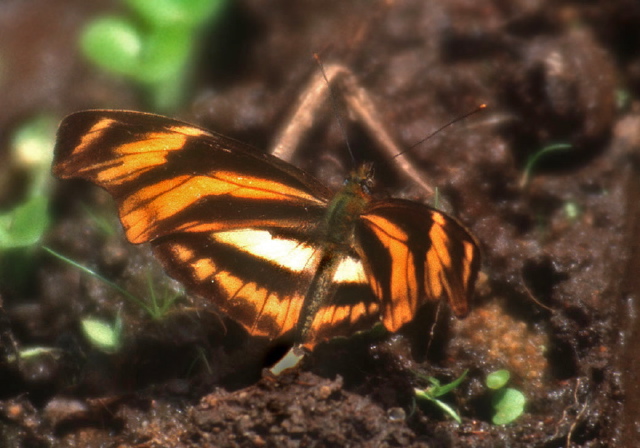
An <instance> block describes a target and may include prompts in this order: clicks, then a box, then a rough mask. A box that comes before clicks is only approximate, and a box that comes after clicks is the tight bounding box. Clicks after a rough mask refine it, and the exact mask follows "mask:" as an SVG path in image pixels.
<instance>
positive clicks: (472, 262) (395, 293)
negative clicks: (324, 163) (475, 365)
mask: <svg viewBox="0 0 640 448" xmlns="http://www.w3.org/2000/svg"><path fill="white" fill-rule="evenodd" d="M360 218H361V219H360V220H359V221H358V223H357V225H356V230H355V237H356V242H357V249H358V250H359V252H360V254H361V258H362V260H363V264H364V267H365V271H366V272H367V278H368V279H369V284H370V286H371V289H372V290H373V292H374V294H375V296H376V297H377V298H378V300H379V303H380V308H381V309H380V315H381V320H382V323H383V324H384V326H385V327H386V328H387V329H388V330H389V331H397V330H398V329H400V327H401V326H402V325H404V324H405V323H407V322H409V321H410V320H412V319H413V317H414V316H415V314H416V312H417V311H418V309H419V308H420V307H421V306H422V305H423V304H424V303H426V302H427V301H435V300H439V299H446V300H447V301H448V302H449V305H450V306H451V308H452V310H453V312H454V313H455V314H456V315H457V316H459V317H462V316H464V315H466V314H467V312H468V311H469V302H470V300H471V297H472V295H473V289H474V285H475V281H476V278H477V275H478V270H479V268H480V250H479V249H478V245H477V243H476V241H475V239H474V238H473V236H471V234H470V233H469V231H467V230H466V229H465V228H464V227H463V226H462V225H461V224H460V223H458V221H456V220H455V219H453V218H451V217H450V216H447V215H445V214H443V213H441V212H439V211H437V210H435V209H432V208H429V207H427V206H424V205H421V204H417V203H415V202H409V201H404V200H401V199H389V200H384V201H375V202H373V203H372V204H371V205H370V207H369V208H368V209H367V210H366V212H365V213H364V214H362V215H361V217H360Z"/></svg>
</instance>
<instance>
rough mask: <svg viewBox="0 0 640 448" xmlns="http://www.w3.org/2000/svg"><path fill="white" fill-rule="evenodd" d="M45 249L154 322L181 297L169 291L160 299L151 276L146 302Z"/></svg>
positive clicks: (104, 278)
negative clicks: (119, 295) (109, 288)
mask: <svg viewBox="0 0 640 448" xmlns="http://www.w3.org/2000/svg"><path fill="white" fill-rule="evenodd" d="M43 249H44V250H45V251H47V252H48V253H50V254H51V255H53V256H54V257H56V258H58V259H60V260H62V261H64V262H65V263H68V264H70V265H71V266H74V267H75V268H77V269H79V270H81V271H82V272H84V273H86V274H88V275H91V276H92V277H95V278H97V279H99V280H100V281H102V282H104V283H105V284H106V285H107V286H109V287H111V288H112V289H114V290H116V291H117V292H118V293H120V294H121V295H122V296H123V297H124V298H125V299H127V300H129V301H130V302H132V303H135V304H136V305H137V306H139V307H140V308H142V309H143V310H144V311H145V312H146V313H147V314H149V316H151V318H152V319H154V320H160V319H162V318H163V317H164V316H165V315H166V314H167V312H169V310H170V309H171V307H172V306H173V305H174V303H175V302H176V300H177V299H178V297H180V294H179V293H175V292H172V293H170V292H168V291H167V293H166V294H165V295H163V296H162V297H158V296H157V294H156V291H155V288H154V286H153V282H152V281H151V276H148V277H147V281H148V287H149V303H147V302H146V301H144V300H142V299H140V298H138V297H136V296H134V295H133V294H131V293H130V292H129V291H127V290H126V289H124V288H122V287H120V286H119V285H117V284H116V283H114V282H112V281H111V280H109V279H107V278H106V277H103V276H102V275H100V274H98V273H97V272H96V271H94V270H92V269H89V268H88V267H86V266H83V265H81V264H80V263H77V262H76V261H73V260H71V259H70V258H67V257H65V256H64V255H62V254H59V253H58V252H56V251H54V250H53V249H50V248H48V247H43Z"/></svg>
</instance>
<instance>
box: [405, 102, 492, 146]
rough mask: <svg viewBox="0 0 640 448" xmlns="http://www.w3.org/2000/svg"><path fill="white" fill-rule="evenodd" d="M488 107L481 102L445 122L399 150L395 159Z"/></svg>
mask: <svg viewBox="0 0 640 448" xmlns="http://www.w3.org/2000/svg"><path fill="white" fill-rule="evenodd" d="M486 108H487V105H486V104H481V105H479V106H478V107H476V108H475V109H473V110H472V111H471V112H467V113H466V114H464V115H462V116H460V117H458V118H454V119H453V120H451V121H450V122H448V123H447V124H445V125H444V126H440V127H439V128H438V129H436V130H435V131H433V132H432V133H431V134H429V135H427V136H426V137H425V138H423V139H422V140H420V141H418V142H416V143H414V144H413V145H411V146H409V147H408V148H407V149H405V150H404V151H402V152H399V153H398V154H396V155H395V156H393V158H394V159H395V158H396V157H398V156H400V155H402V154H404V153H405V152H409V151H411V150H412V149H413V148H415V147H416V146H418V145H421V144H423V143H424V142H426V141H427V140H429V139H430V138H431V137H433V136H434V135H436V134H437V133H438V132H440V131H443V130H445V129H446V128H448V127H449V126H451V125H453V124H455V123H457V122H459V121H462V120H464V119H465V118H467V117H469V116H470V115H473V114H475V113H478V112H480V111H481V110H484V109H486Z"/></svg>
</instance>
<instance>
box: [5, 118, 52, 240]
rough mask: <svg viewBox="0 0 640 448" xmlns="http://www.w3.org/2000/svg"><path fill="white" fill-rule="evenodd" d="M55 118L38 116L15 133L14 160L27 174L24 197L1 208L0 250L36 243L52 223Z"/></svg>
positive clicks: (12, 141) (13, 144)
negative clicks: (51, 173) (51, 172)
mask: <svg viewBox="0 0 640 448" xmlns="http://www.w3.org/2000/svg"><path fill="white" fill-rule="evenodd" d="M55 130H56V120H54V119H53V118H52V117H49V116H45V115H43V116H39V117H35V118H34V119H32V120H30V121H28V122H26V123H25V124H24V125H22V126H21V127H20V128H19V129H18V130H17V131H16V132H15V133H14V134H13V136H12V139H11V143H10V145H11V150H12V152H11V155H12V159H11V160H12V163H13V164H15V165H16V167H18V168H20V169H23V170H25V171H26V174H27V179H28V183H27V187H26V189H25V192H24V193H23V195H22V196H23V199H22V200H21V201H20V202H19V203H18V204H17V205H15V206H14V207H13V208H12V209H10V210H7V211H4V212H0V251H2V250H7V249H15V248H25V247H30V246H33V245H35V244H36V243H37V242H38V241H40V238H41V237H42V235H43V234H44V232H45V230H46V229H47V228H48V226H49V213H48V208H49V194H48V193H49V191H48V190H49V189H48V184H49V179H50V174H49V171H50V169H51V158H52V152H51V148H53V142H54V141H55Z"/></svg>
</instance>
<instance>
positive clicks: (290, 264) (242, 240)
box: [212, 229, 318, 272]
mask: <svg viewBox="0 0 640 448" xmlns="http://www.w3.org/2000/svg"><path fill="white" fill-rule="evenodd" d="M212 237H213V239H214V240H215V241H217V242H219V243H223V244H228V245H230V246H233V247H235V248H236V249H238V250H240V251H242V252H245V253H248V254H250V255H252V256H253V257H256V258H260V259H263V260H266V261H270V262H272V263H274V264H276V265H278V266H280V267H282V268H285V269H288V270H290V271H292V272H303V271H306V270H308V269H309V267H310V266H311V265H315V262H316V261H317V260H316V258H318V254H317V252H316V250H315V248H314V247H313V246H309V245H305V244H303V243H301V242H300V241H296V240H288V239H284V238H277V237H274V236H273V235H271V233H270V232H269V231H267V230H254V229H245V230H229V231H227V232H216V233H214V234H213V235H212Z"/></svg>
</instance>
